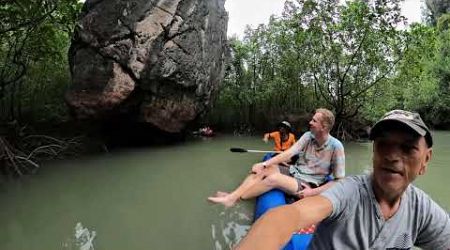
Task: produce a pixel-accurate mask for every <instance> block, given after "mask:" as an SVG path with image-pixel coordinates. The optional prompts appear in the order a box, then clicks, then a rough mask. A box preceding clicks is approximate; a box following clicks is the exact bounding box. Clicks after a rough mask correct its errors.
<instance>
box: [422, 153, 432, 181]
mask: <svg viewBox="0 0 450 250" xmlns="http://www.w3.org/2000/svg"><path fill="white" fill-rule="evenodd" d="M425 154H426V155H425V159H424V162H423V164H422V166H421V168H420V170H419V175H423V174H425V172H426V171H427V166H428V162H430V160H431V157H432V155H433V149H431V148H429V149H427V152H426V153H425Z"/></svg>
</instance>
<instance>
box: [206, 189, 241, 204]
mask: <svg viewBox="0 0 450 250" xmlns="http://www.w3.org/2000/svg"><path fill="white" fill-rule="evenodd" d="M221 195H224V196H211V197H208V201H210V202H213V203H219V204H222V205H224V206H225V207H232V206H234V204H235V203H236V199H233V197H231V195H229V194H227V193H224V192H221Z"/></svg>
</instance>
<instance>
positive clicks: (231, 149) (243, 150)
mask: <svg viewBox="0 0 450 250" xmlns="http://www.w3.org/2000/svg"><path fill="white" fill-rule="evenodd" d="M230 151H231V152H233V153H281V151H270V150H255V149H245V148H230Z"/></svg>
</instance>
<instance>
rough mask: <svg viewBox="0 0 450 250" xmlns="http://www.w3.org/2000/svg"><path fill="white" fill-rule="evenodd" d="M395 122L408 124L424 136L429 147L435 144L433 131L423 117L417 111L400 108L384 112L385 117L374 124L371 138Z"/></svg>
mask: <svg viewBox="0 0 450 250" xmlns="http://www.w3.org/2000/svg"><path fill="white" fill-rule="evenodd" d="M393 124H397V125H398V124H400V125H405V126H407V127H408V128H410V129H411V130H412V131H414V132H416V133H417V134H419V135H420V136H424V137H425V141H426V142H427V145H428V147H430V148H431V147H432V146H433V138H432V136H431V132H430V130H429V129H428V127H427V126H426V125H425V123H424V122H423V120H422V118H420V115H419V114H418V113H415V112H409V111H405V110H400V109H396V110H392V111H389V112H387V113H386V114H384V116H383V118H381V119H380V120H379V121H378V122H376V123H375V125H373V126H372V129H371V130H370V135H369V139H370V140H373V139H375V138H376V137H377V136H379V135H380V132H381V131H383V130H385V129H386V128H388V127H390V126H392V125H393Z"/></svg>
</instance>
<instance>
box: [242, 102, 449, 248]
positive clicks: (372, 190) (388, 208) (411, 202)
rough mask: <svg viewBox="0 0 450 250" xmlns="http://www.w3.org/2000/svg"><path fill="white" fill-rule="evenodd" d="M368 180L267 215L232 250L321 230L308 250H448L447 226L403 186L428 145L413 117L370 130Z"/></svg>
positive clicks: (438, 211) (436, 210)
mask: <svg viewBox="0 0 450 250" xmlns="http://www.w3.org/2000/svg"><path fill="white" fill-rule="evenodd" d="M370 139H371V140H373V173H372V174H371V175H365V176H352V177H347V178H345V179H343V180H341V181H339V182H338V183H336V184H335V185H334V186H333V187H331V188H330V189H328V190H327V191H325V192H323V193H321V194H320V195H317V196H314V197H308V198H305V199H302V200H300V201H298V202H296V203H293V204H291V205H287V206H283V207H280V208H275V209H273V210H272V211H270V212H268V213H267V214H266V215H265V216H263V217H262V218H261V219H259V220H258V221H257V222H256V223H255V224H254V225H253V227H252V228H251V230H250V232H249V233H248V235H247V236H246V238H244V239H243V240H242V241H241V243H240V245H239V246H238V249H280V248H281V247H282V246H283V244H284V243H285V242H287V241H288V240H289V238H290V236H291V234H292V232H294V231H296V230H298V229H300V228H303V227H306V226H308V225H310V224H314V223H318V222H321V223H320V225H319V226H318V228H317V231H316V233H315V234H314V237H313V239H312V241H311V244H310V248H309V249H411V248H412V247H413V246H418V247H421V248H423V249H450V218H449V216H448V214H447V213H446V212H445V211H444V210H443V209H442V208H441V207H439V205H437V204H436V203H435V202H434V201H433V200H432V199H431V198H430V197H428V196H427V195H426V194H425V193H424V192H423V191H422V190H420V189H418V188H417V187H415V186H413V185H411V182H413V181H414V179H415V178H416V177H417V176H418V175H423V174H424V173H425V171H426V168H427V165H428V162H429V161H430V159H431V155H432V146H433V138H432V136H431V133H430V131H429V129H428V127H427V126H426V125H425V124H424V122H423V121H422V119H421V118H420V116H419V114H417V113H412V112H408V111H404V110H393V111H390V112H388V113H386V114H385V115H384V116H383V118H382V119H381V120H380V121H378V122H377V123H376V124H375V125H374V126H373V127H372V129H371V132H370Z"/></svg>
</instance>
